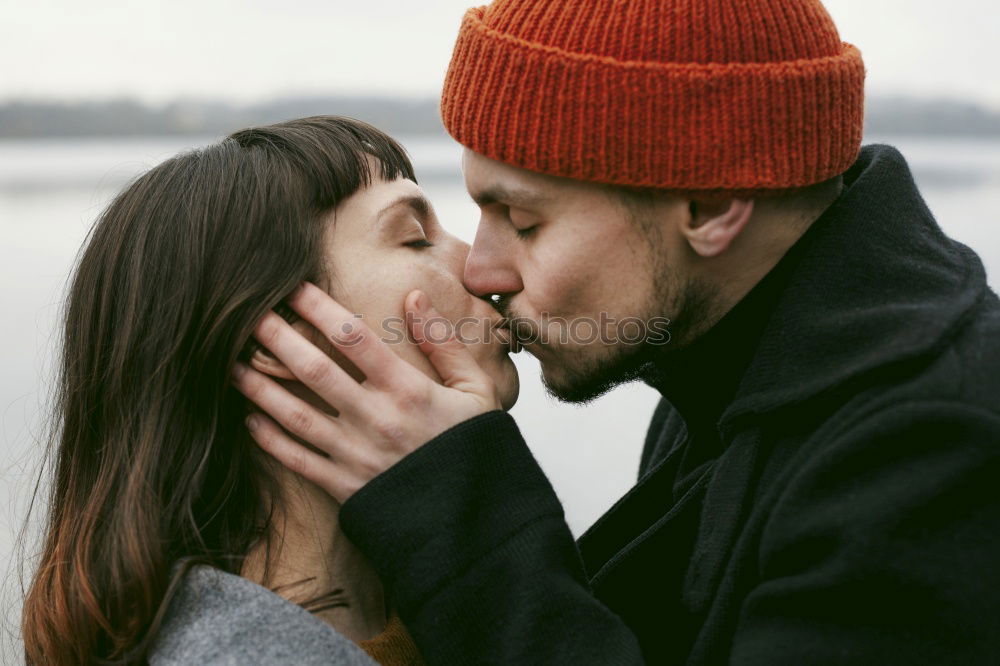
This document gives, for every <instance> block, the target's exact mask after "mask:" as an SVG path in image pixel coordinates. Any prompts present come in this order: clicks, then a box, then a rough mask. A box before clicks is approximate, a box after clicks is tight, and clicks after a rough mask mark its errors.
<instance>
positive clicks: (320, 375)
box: [301, 357, 331, 384]
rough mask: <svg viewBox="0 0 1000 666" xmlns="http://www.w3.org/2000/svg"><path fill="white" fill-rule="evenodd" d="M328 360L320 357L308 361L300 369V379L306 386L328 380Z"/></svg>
mask: <svg viewBox="0 0 1000 666" xmlns="http://www.w3.org/2000/svg"><path fill="white" fill-rule="evenodd" d="M330 363H331V362H330V360H329V359H326V358H322V357H316V358H313V359H310V360H309V361H308V362H307V363H306V364H305V365H304V366H303V367H302V376H301V379H302V381H303V382H306V383H307V384H309V383H312V384H319V383H322V382H325V381H326V380H327V379H329V378H330V374H331V373H330Z"/></svg>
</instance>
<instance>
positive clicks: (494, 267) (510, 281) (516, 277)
mask: <svg viewBox="0 0 1000 666" xmlns="http://www.w3.org/2000/svg"><path fill="white" fill-rule="evenodd" d="M504 241H505V239H503V238H500V237H498V236H496V235H494V234H492V233H491V232H490V230H489V229H488V228H486V225H483V224H480V225H479V229H478V230H477V231H476V239H475V241H473V243H472V248H471V249H470V250H469V256H468V257H466V259H465V274H464V276H463V278H462V282H464V283H465V288H466V289H468V290H469V291H470V292H472V293H473V294H475V295H476V296H479V297H481V298H485V297H487V296H490V295H492V294H500V295H506V294H513V293H517V292H519V291H521V289H522V288H523V287H524V285H523V284H522V282H521V275H520V273H519V272H518V270H517V268H516V265H515V258H514V256H513V254H514V253H513V252H511V251H510V249H511V248H509V247H508V243H507V242H504Z"/></svg>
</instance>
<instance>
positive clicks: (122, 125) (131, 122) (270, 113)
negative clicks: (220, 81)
mask: <svg viewBox="0 0 1000 666" xmlns="http://www.w3.org/2000/svg"><path fill="white" fill-rule="evenodd" d="M326 114H331V115H340V116H350V117H352V118H358V119H361V120H364V121H367V122H369V123H371V124H373V125H375V126H376V127H379V128H380V129H383V130H385V131H387V132H389V133H390V134H405V135H414V134H439V133H443V132H444V128H443V127H442V125H441V121H440V119H439V117H438V104H437V100H431V99H424V100H414V101H408V100H400V99H380V98H374V97H310V98H288V99H280V100H275V101H272V102H267V103H263V104H254V105H250V106H236V105H232V104H224V103H217V102H174V103H171V104H167V105H165V106H161V107H153V106H147V105H145V104H141V103H138V102H135V101H131V100H117V101H109V102H81V103H53V102H25V101H12V102H8V103H5V104H0V137H49V136H52V137H56V136H63V137H72V136H171V135H203V136H218V135H221V134H228V133H229V132H232V131H234V130H238V129H241V128H243V127H251V126H254V125H267V124H270V123H275V122H279V121H281V120H288V119H290V118H300V117H304V116H314V115H326Z"/></svg>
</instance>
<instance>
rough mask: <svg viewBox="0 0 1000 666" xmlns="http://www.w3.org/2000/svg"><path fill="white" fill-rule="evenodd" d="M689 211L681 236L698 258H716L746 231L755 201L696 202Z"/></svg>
mask: <svg viewBox="0 0 1000 666" xmlns="http://www.w3.org/2000/svg"><path fill="white" fill-rule="evenodd" d="M690 211H691V215H690V216H689V217H688V218H687V219H686V220H685V222H684V224H683V227H682V229H681V232H682V233H683V234H684V236H685V238H687V241H688V244H689V245H691V249H693V250H694V251H695V252H697V253H698V254H699V255H701V256H702V257H705V258H709V257H716V256H718V255H720V254H722V253H723V252H725V251H726V250H727V249H729V246H730V244H731V243H732V242H733V240H735V239H736V237H737V236H739V235H740V233H742V232H743V229H745V228H746V225H747V222H749V221H750V217H751V216H752V215H753V199H727V200H724V201H718V200H716V201H712V200H704V201H702V200H697V199H693V200H692V201H691V205H690Z"/></svg>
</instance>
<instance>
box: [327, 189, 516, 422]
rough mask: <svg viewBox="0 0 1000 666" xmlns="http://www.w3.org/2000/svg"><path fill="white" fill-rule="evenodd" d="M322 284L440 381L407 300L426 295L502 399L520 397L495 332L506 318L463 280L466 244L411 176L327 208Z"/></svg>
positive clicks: (505, 348)
mask: <svg viewBox="0 0 1000 666" xmlns="http://www.w3.org/2000/svg"><path fill="white" fill-rule="evenodd" d="M324 246H325V247H324V252H325V255H324V258H325V261H326V275H327V276H328V278H329V280H330V282H329V284H327V285H325V287H326V288H327V289H328V291H329V292H330V293H331V294H332V295H333V297H334V298H335V299H337V301H338V302H339V303H340V304H341V305H343V306H344V307H346V308H347V309H348V310H350V311H352V312H355V313H357V314H360V315H361V316H362V318H363V320H364V322H365V323H366V324H367V325H368V327H369V328H371V329H372V330H373V331H375V332H376V333H377V334H378V335H379V336H380V337H381V338H382V340H383V341H384V342H386V343H387V344H388V345H389V347H390V348H391V349H392V350H393V351H395V352H396V353H397V354H399V355H400V356H401V357H402V358H403V359H405V360H406V361H408V362H409V363H411V364H413V365H414V366H416V367H417V368H418V369H420V370H421V371H423V372H424V373H425V374H426V375H428V376H429V377H431V378H432V379H434V380H435V381H441V380H440V377H438V375H437V373H436V372H435V371H434V368H433V366H432V365H431V363H430V361H428V360H427V357H425V356H424V354H423V352H421V351H420V349H419V348H417V346H416V345H415V344H414V342H413V340H412V338H411V337H410V334H409V327H408V326H407V325H406V323H405V319H404V314H405V313H404V312H403V299H405V298H406V295H407V294H409V293H410V291H412V290H414V289H421V290H422V291H423V292H424V293H426V294H427V295H428V296H429V297H430V299H431V302H432V303H433V304H434V307H435V308H436V309H437V311H438V312H440V313H441V315H442V316H443V317H445V318H446V319H448V320H449V321H450V322H451V323H452V325H453V327H454V330H455V332H456V334H457V335H458V336H459V339H460V340H462V341H463V342H464V343H466V346H467V347H468V349H469V351H470V352H472V355H473V357H474V358H475V359H476V361H477V362H478V363H479V365H480V367H481V368H482V369H483V370H484V371H486V372H487V373H488V374H489V375H490V377H492V378H493V381H494V382H495V383H496V386H497V390H498V392H499V397H500V401H501V404H502V405H503V407H504V409H510V407H511V406H513V404H514V402H515V401H516V400H517V392H518V378H517V370H516V369H515V367H514V363H513V361H511V359H510V356H509V355H508V352H509V347H508V344H507V341H506V338H505V336H503V335H498V334H497V333H496V331H495V330H494V329H495V327H496V325H497V323H498V322H499V321H500V320H501V316H500V315H499V314H498V313H497V312H496V311H495V310H494V309H493V308H492V307H491V306H490V304H489V303H487V302H485V301H483V300H481V299H479V298H477V297H475V296H473V295H472V294H470V293H469V292H468V291H466V290H465V287H464V286H463V285H462V271H463V268H464V266H465V258H466V256H467V255H468V253H469V246H468V245H467V244H466V243H463V242H462V241H460V240H459V239H457V238H455V237H454V236H452V235H451V234H449V233H448V232H446V231H445V230H444V229H443V228H442V227H441V225H440V224H439V223H438V220H437V217H436V216H435V215H434V209H433V208H431V206H430V204H429V203H428V202H427V200H426V199H425V198H424V194H423V191H422V190H421V189H420V187H419V186H418V185H417V184H416V183H414V182H413V181H411V180H407V179H405V178H399V179H397V180H394V181H391V182H389V181H385V180H381V179H375V180H373V182H372V184H371V185H370V186H369V187H366V188H363V189H361V190H358V191H357V192H355V193H354V194H353V195H352V196H350V197H349V198H347V199H345V200H344V201H342V202H341V203H340V205H339V206H337V208H336V209H335V210H334V211H333V212H332V213H330V215H329V218H328V225H327V230H326V234H325V239H324Z"/></svg>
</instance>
